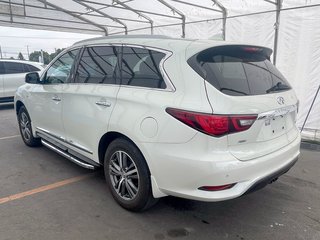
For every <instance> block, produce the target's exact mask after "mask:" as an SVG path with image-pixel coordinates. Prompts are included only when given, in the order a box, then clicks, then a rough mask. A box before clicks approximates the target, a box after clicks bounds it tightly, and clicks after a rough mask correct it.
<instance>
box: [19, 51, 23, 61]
mask: <svg viewBox="0 0 320 240" xmlns="http://www.w3.org/2000/svg"><path fill="white" fill-rule="evenodd" d="M18 59H20V60H24V57H23V55H22V53H21V52H19V55H18Z"/></svg>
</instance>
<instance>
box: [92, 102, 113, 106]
mask: <svg viewBox="0 0 320 240" xmlns="http://www.w3.org/2000/svg"><path fill="white" fill-rule="evenodd" d="M96 104H97V105H98V106H103V107H111V103H109V102H107V101H96Z"/></svg>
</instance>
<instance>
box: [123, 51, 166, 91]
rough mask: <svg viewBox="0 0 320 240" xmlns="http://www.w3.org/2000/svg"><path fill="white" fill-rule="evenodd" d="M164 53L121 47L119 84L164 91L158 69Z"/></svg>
mask: <svg viewBox="0 0 320 240" xmlns="http://www.w3.org/2000/svg"><path fill="white" fill-rule="evenodd" d="M164 57H165V54H164V53H161V52H157V51H153V50H148V49H144V48H135V47H123V52H122V61H121V84H122V85H130V86H139V87H148V88H161V89H165V88H166V84H165V82H164V80H163V77H162V74H161V72H160V69H159V65H160V61H161V59H163V58H164Z"/></svg>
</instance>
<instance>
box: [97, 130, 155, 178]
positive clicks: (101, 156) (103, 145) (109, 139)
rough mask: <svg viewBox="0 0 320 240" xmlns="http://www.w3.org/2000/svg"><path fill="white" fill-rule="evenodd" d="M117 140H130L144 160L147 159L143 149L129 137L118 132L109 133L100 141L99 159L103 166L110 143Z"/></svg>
mask: <svg viewBox="0 0 320 240" xmlns="http://www.w3.org/2000/svg"><path fill="white" fill-rule="evenodd" d="M117 138H124V139H126V140H128V141H129V142H131V143H132V144H133V145H134V146H135V147H136V148H137V149H138V150H139V151H140V153H141V154H142V156H143V157H144V159H146V157H145V155H144V154H143V152H142V151H141V149H140V148H139V146H138V145H137V144H136V143H135V142H134V141H133V140H132V139H131V138H129V137H128V136H126V135H124V134H122V133H120V132H116V131H111V132H107V133H105V134H104V135H103V136H102V137H101V138H100V141H99V145H98V157H99V163H100V164H101V165H103V162H104V155H105V152H106V150H107V148H108V146H109V145H110V143H111V142H112V141H114V140H116V139H117ZM146 163H147V165H148V162H147V161H146ZM148 168H149V165H148ZM149 172H150V169H149Z"/></svg>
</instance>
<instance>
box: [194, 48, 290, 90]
mask: <svg viewBox="0 0 320 240" xmlns="http://www.w3.org/2000/svg"><path fill="white" fill-rule="evenodd" d="M270 54H271V50H270V49H267V48H261V47H248V46H239V45H236V46H221V47H214V48H210V49H207V50H204V51H202V52H200V53H198V54H196V55H195V56H193V57H191V58H190V59H189V60H188V63H189V65H190V66H191V67H192V68H193V69H194V70H195V71H196V72H197V73H199V74H200V75H201V76H202V77H203V78H204V79H206V80H207V81H208V82H209V83H210V84H211V85H213V86H214V87H215V88H217V89H218V90H219V91H221V92H223V93H225V94H227V95H232V96H245V95H261V94H269V93H272V92H276V91H285V90H288V89H291V87H290V85H289V83H288V82H287V81H286V80H285V78H284V77H283V75H282V74H281V73H280V72H279V71H278V70H277V69H276V67H275V66H273V65H272V64H271V62H270V61H269V56H270Z"/></svg>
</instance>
